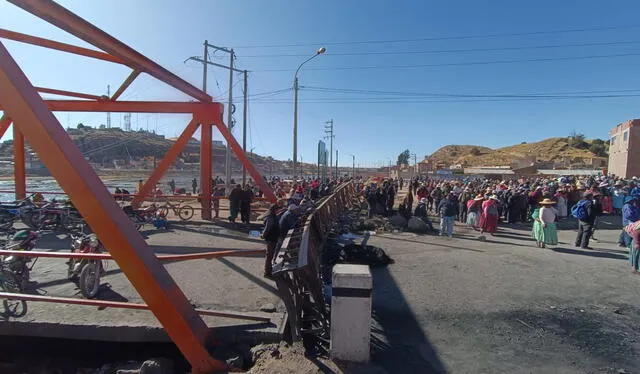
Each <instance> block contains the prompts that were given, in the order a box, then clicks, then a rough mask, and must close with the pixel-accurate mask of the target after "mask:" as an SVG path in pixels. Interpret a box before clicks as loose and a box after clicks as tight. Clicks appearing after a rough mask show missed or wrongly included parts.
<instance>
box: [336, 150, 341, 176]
mask: <svg viewBox="0 0 640 374" xmlns="http://www.w3.org/2000/svg"><path fill="white" fill-rule="evenodd" d="M339 176H340V174H338V150H337V149H336V178H337V177H339Z"/></svg>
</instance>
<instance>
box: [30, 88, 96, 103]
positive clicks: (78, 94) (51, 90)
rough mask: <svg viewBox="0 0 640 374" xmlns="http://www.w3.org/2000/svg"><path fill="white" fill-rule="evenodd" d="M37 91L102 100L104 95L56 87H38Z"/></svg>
mask: <svg viewBox="0 0 640 374" xmlns="http://www.w3.org/2000/svg"><path fill="white" fill-rule="evenodd" d="M36 91H38V92H42V93H50V94H54V95H61V96H69V97H78V98H81V99H89V100H102V97H100V96H98V95H89V94H85V93H81V92H73V91H63V90H56V89H54V88H46V87H36Z"/></svg>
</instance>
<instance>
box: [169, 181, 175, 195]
mask: <svg viewBox="0 0 640 374" xmlns="http://www.w3.org/2000/svg"><path fill="white" fill-rule="evenodd" d="M169 189H170V190H171V193H172V194H174V193H176V181H174V180H173V179H172V180H170V181H169Z"/></svg>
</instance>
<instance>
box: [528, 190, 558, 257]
mask: <svg viewBox="0 0 640 374" xmlns="http://www.w3.org/2000/svg"><path fill="white" fill-rule="evenodd" d="M555 203H556V202H555V201H553V200H551V199H544V200H542V201H541V202H540V203H539V204H540V211H539V213H538V218H537V219H535V220H534V221H533V237H534V239H535V240H536V244H537V246H538V247H540V248H545V247H546V246H547V245H557V244H558V228H557V227H556V217H557V216H558V211H557V210H556V209H555V208H554V207H553V205H554V204H555Z"/></svg>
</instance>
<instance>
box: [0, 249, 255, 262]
mask: <svg viewBox="0 0 640 374" xmlns="http://www.w3.org/2000/svg"><path fill="white" fill-rule="evenodd" d="M0 254H2V255H3V256H7V255H9V256H11V255H14V256H22V257H30V258H34V257H44V258H88V259H91V260H113V256H111V255H110V254H109V253H77V252H46V251H20V250H12V249H2V250H0ZM262 254H264V249H230V250H222V251H216V252H200V253H185V254H177V255H157V256H156V258H157V259H158V260H160V261H186V260H200V259H203V258H216V257H245V256H253V255H262Z"/></svg>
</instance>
